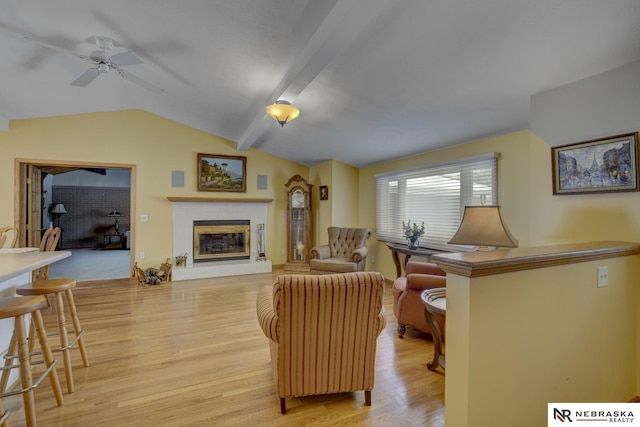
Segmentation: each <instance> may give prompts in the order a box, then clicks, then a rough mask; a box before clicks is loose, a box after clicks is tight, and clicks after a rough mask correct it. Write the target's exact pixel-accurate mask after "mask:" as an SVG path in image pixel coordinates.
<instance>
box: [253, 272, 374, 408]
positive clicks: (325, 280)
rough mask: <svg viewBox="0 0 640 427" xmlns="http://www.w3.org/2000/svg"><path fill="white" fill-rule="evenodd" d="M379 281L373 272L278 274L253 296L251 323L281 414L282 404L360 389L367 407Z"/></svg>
mask: <svg viewBox="0 0 640 427" xmlns="http://www.w3.org/2000/svg"><path fill="white" fill-rule="evenodd" d="M384 283H385V282H384V277H383V276H382V274H380V273H374V272H359V273H346V274H331V275H280V276H278V277H277V278H276V280H275V283H274V285H273V286H266V287H264V288H262V289H261V290H260V291H259V293H258V297H257V301H256V311H257V316H258V322H259V323H260V326H261V327H262V330H263V332H264V334H265V335H266V337H267V338H268V339H269V346H270V350H271V364H272V368H273V380H274V383H275V388H276V394H277V395H278V397H279V398H280V411H281V412H282V413H283V414H285V413H286V411H287V409H286V400H285V399H286V398H288V397H299V396H310V395H317V394H330V393H344V392H351V391H358V390H364V392H365V404H366V405H367V406H370V405H371V390H372V389H373V380H374V374H375V360H376V344H377V338H378V335H380V333H381V332H382V330H383V329H384V326H385V324H386V318H385V316H384V313H383V312H382V296H383V293H384Z"/></svg>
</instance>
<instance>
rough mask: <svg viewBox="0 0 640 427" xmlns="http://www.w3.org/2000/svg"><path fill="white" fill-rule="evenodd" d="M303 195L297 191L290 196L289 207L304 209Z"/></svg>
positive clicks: (300, 191)
mask: <svg viewBox="0 0 640 427" xmlns="http://www.w3.org/2000/svg"><path fill="white" fill-rule="evenodd" d="M304 199H305V197H304V193H303V192H302V190H300V189H297V190H295V191H294V192H293V195H292V196H291V207H292V208H304Z"/></svg>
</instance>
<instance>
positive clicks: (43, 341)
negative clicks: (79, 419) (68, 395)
mask: <svg viewBox="0 0 640 427" xmlns="http://www.w3.org/2000/svg"><path fill="white" fill-rule="evenodd" d="M31 316H32V320H33V321H32V324H33V325H34V326H35V329H36V335H37V336H38V341H39V342H40V350H42V358H43V359H44V364H45V366H46V367H47V368H48V367H49V366H51V365H55V363H56V362H55V360H54V359H53V353H52V352H51V347H50V346H49V342H48V341H47V331H46V330H45V329H44V320H42V313H41V312H40V310H36V311H34V312H33V313H32V315H31ZM49 382H50V383H51V388H52V389H53V395H54V396H55V398H56V403H57V404H58V406H62V404H63V403H64V400H63V398H62V390H61V389H60V380H58V373H57V372H56V368H55V366H54V367H53V368H51V370H50V371H49Z"/></svg>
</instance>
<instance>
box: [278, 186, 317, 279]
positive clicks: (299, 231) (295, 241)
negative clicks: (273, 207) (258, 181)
mask: <svg viewBox="0 0 640 427" xmlns="http://www.w3.org/2000/svg"><path fill="white" fill-rule="evenodd" d="M285 187H286V189H287V263H286V264H285V265H284V271H285V272H286V273H308V272H309V258H310V255H311V188H312V187H313V185H312V184H308V183H307V181H306V180H305V179H304V178H303V177H301V176H300V175H295V176H293V177H291V179H289V181H288V182H287V183H286V184H285Z"/></svg>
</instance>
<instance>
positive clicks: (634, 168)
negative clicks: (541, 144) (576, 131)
mask: <svg viewBox="0 0 640 427" xmlns="http://www.w3.org/2000/svg"><path fill="white" fill-rule="evenodd" d="M551 165H552V170H553V194H558V195H562V194H588V193H611V192H619V191H638V133H637V132H634V133H628V134H624V135H617V136H611V137H607V138H600V139H594V140H591V141H585V142H579V143H575V144H568V145H563V146H561V147H553V148H552V149H551Z"/></svg>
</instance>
